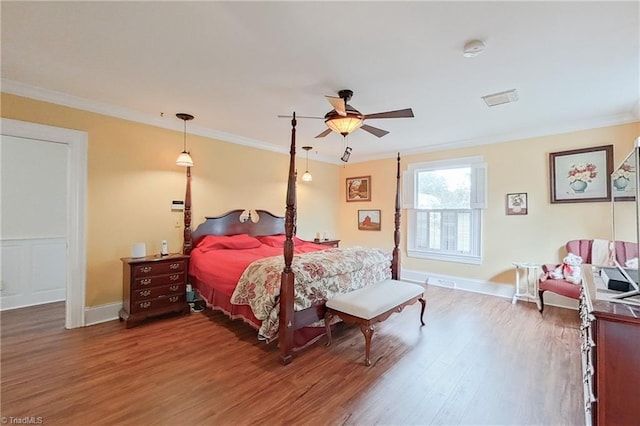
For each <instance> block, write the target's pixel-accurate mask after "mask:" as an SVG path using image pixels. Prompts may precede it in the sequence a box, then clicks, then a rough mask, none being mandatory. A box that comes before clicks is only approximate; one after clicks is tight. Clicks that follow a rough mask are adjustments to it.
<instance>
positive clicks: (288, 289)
mask: <svg viewBox="0 0 640 426" xmlns="http://www.w3.org/2000/svg"><path fill="white" fill-rule="evenodd" d="M295 157H296V113H295V112H294V113H293V118H292V119H291V149H290V151H289V177H288V183H287V210H286V213H285V218H284V230H285V236H286V239H285V241H284V270H283V271H282V276H281V282H280V323H279V326H278V345H279V346H280V362H281V363H282V364H283V365H286V364H289V363H290V362H291V358H292V355H291V353H292V351H293V330H294V328H295V327H294V326H295V324H294V312H293V299H294V275H293V271H292V270H291V262H292V260H293V235H294V233H295V227H296V159H295Z"/></svg>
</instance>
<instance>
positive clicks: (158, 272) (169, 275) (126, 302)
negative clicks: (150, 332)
mask: <svg viewBox="0 0 640 426" xmlns="http://www.w3.org/2000/svg"><path fill="white" fill-rule="evenodd" d="M121 260H122V266H123V269H122V293H123V301H122V309H121V310H120V320H121V321H125V322H126V324H127V328H131V327H133V326H135V325H137V323H139V322H140V321H142V320H145V319H147V318H150V317H154V316H157V315H162V314H167V313H170V312H179V313H183V314H186V313H189V312H190V308H189V304H188V303H187V302H186V287H187V272H188V265H189V256H187V255H183V254H170V255H167V256H160V255H155V256H147V257H139V258H133V257H124V258H122V259H121Z"/></svg>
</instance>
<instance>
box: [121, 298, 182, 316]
mask: <svg viewBox="0 0 640 426" xmlns="http://www.w3.org/2000/svg"><path fill="white" fill-rule="evenodd" d="M184 303H185V295H184V294H176V295H173V296H161V297H158V298H156V299H148V300H138V301H136V302H133V301H132V302H131V313H132V314H133V313H138V312H144V311H153V310H156V309H160V308H166V307H170V306H171V305H176V306H178V305H179V304H184Z"/></svg>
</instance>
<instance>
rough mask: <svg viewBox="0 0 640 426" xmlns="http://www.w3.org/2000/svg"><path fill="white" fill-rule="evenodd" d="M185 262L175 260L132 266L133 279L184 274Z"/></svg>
mask: <svg viewBox="0 0 640 426" xmlns="http://www.w3.org/2000/svg"><path fill="white" fill-rule="evenodd" d="M186 265H187V262H186V261H185V260H175V261H173V262H153V263H144V264H140V265H135V266H133V277H134V278H140V277H150V276H153V275H164V274H173V273H176V272H184V271H185V269H186Z"/></svg>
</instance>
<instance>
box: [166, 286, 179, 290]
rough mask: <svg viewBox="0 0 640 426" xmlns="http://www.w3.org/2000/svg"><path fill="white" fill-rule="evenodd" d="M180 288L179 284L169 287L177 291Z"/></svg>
mask: <svg viewBox="0 0 640 426" xmlns="http://www.w3.org/2000/svg"><path fill="white" fill-rule="evenodd" d="M179 288H180V286H179V285H172V286H171V287H169V290H171V291H177V290H178V289H179Z"/></svg>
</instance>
